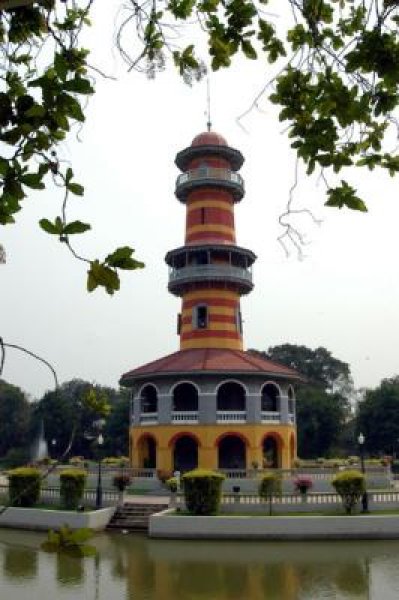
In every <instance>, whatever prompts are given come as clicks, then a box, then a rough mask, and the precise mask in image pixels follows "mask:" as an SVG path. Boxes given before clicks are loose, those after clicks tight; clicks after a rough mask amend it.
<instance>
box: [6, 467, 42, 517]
mask: <svg viewBox="0 0 399 600" xmlns="http://www.w3.org/2000/svg"><path fill="white" fill-rule="evenodd" d="M8 482H9V491H8V493H9V497H10V504H11V505H12V506H23V507H30V506H34V505H35V504H37V502H38V501H39V498H40V484H41V473H40V471H39V469H35V468H33V467H19V468H18V469H14V470H13V471H9V473H8Z"/></svg>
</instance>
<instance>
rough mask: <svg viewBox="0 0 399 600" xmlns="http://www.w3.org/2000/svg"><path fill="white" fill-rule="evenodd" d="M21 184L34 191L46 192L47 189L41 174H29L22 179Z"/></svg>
mask: <svg viewBox="0 0 399 600" xmlns="http://www.w3.org/2000/svg"><path fill="white" fill-rule="evenodd" d="M21 183H23V184H24V185H26V186H28V187H30V188H32V189H34V190H44V188H45V185H44V183H43V182H42V177H41V175H40V174H39V173H27V174H26V175H23V176H22V177H21Z"/></svg>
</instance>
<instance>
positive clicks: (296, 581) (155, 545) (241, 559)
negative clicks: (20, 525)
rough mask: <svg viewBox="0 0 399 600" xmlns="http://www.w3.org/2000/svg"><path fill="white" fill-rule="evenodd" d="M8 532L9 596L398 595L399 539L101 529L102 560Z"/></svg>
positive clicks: (251, 598) (3, 567)
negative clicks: (289, 538)
mask: <svg viewBox="0 0 399 600" xmlns="http://www.w3.org/2000/svg"><path fill="white" fill-rule="evenodd" d="M43 539H44V536H43V535H41V534H37V533H30V532H19V531H10V530H0V598H2V599H3V598H4V599H7V600H54V599H55V598H56V599H57V600H62V599H64V598H68V599H72V598H73V600H83V599H85V600H176V599H178V600H264V599H267V600H304V599H307V600H319V599H320V600H321V599H323V600H325V599H329V598H331V599H334V600H349V599H351V600H352V599H353V600H354V599H356V600H397V598H399V541H386V542H366V541H364V542H353V541H350V542H349V541H348V542H304V543H300V542H276V543H274V542H237V541H234V542H227V541H209V542H207V541H168V540H149V539H147V538H146V537H145V536H144V535H140V534H127V535H123V534H122V533H113V534H101V535H98V536H96V538H95V545H96V547H97V549H98V556H97V557H96V558H85V559H84V560H79V559H74V558H69V557H66V556H55V555H52V554H46V553H44V552H42V551H41V550H40V543H41V541H42V540H43Z"/></svg>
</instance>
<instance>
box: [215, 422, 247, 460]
mask: <svg viewBox="0 0 399 600" xmlns="http://www.w3.org/2000/svg"><path fill="white" fill-rule="evenodd" d="M215 446H217V449H218V468H219V469H246V467H247V446H248V440H247V439H246V437H245V436H244V435H242V434H241V433H237V432H235V431H230V432H226V433H223V434H222V435H220V436H219V437H218V438H217V440H216V442H215Z"/></svg>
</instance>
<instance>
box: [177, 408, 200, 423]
mask: <svg viewBox="0 0 399 600" xmlns="http://www.w3.org/2000/svg"><path fill="white" fill-rule="evenodd" d="M172 423H198V411H191V410H190V411H189V410H184V411H181V410H179V411H174V412H172Z"/></svg>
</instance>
